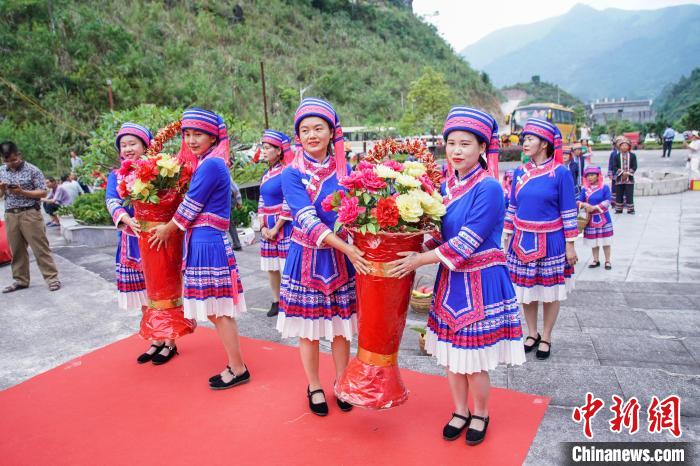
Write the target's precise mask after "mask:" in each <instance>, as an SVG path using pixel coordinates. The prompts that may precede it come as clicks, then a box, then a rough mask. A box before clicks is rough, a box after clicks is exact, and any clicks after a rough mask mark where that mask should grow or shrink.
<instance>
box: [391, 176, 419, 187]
mask: <svg viewBox="0 0 700 466" xmlns="http://www.w3.org/2000/svg"><path fill="white" fill-rule="evenodd" d="M396 182H397V183H398V184H400V185H401V186H405V187H407V188H419V187H420V181H418V180H417V179H415V178H414V177H412V176H409V175H406V174H404V173H399V175H398V176H397V177H396Z"/></svg>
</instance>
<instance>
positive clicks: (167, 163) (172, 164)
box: [156, 154, 180, 178]
mask: <svg viewBox="0 0 700 466" xmlns="http://www.w3.org/2000/svg"><path fill="white" fill-rule="evenodd" d="M156 165H157V166H158V168H159V169H160V176H162V177H165V178H172V177H174V176H175V175H176V174H177V173H178V172H179V171H180V164H179V163H178V162H177V160H175V159H174V158H173V157H171V156H169V155H167V154H162V155H161V158H160V159H159V160H158V162H156Z"/></svg>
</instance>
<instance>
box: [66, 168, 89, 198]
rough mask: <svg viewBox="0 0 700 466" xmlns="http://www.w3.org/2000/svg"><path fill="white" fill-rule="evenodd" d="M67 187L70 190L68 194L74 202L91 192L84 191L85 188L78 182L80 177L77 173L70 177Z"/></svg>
mask: <svg viewBox="0 0 700 466" xmlns="http://www.w3.org/2000/svg"><path fill="white" fill-rule="evenodd" d="M65 186H66V190H68V193H69V194H70V195H71V198H72V199H73V202H75V200H76V199H77V198H78V196H80V195H82V194H85V193H86V192H89V191H85V190H84V189H83V186H82V185H81V184H80V182H79V181H78V177H77V176H75V173H71V174H70V175H68V177H67V184H66V185H65ZM71 204H72V203H71Z"/></svg>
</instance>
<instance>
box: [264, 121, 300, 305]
mask: <svg viewBox="0 0 700 466" xmlns="http://www.w3.org/2000/svg"><path fill="white" fill-rule="evenodd" d="M289 143H290V139H289V136H287V135H286V134H284V133H281V132H279V131H275V130H271V129H267V130H265V133H264V134H263V138H262V155H263V158H264V159H265V161H266V162H267V163H268V165H269V166H270V168H268V170H267V171H266V172H265V173H264V174H263V176H262V179H261V180H260V200H259V202H258V216H259V217H260V225H261V229H260V236H261V238H260V268H261V270H264V271H266V272H267V275H268V278H269V280H270V289H271V290H272V295H273V301H272V305H271V306H270V310H269V311H268V313H267V316H268V317H274V316H276V315H277V314H278V313H279V301H280V283H281V281H282V271H283V270H284V261H285V260H286V259H287V251H288V250H289V243H290V241H291V236H292V214H291V212H290V211H289V207H287V203H286V202H284V195H283V193H282V170H284V167H285V163H289V162H291V158H292V156H293V154H292V151H291V148H290V146H289Z"/></svg>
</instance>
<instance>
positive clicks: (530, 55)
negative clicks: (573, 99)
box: [461, 4, 700, 100]
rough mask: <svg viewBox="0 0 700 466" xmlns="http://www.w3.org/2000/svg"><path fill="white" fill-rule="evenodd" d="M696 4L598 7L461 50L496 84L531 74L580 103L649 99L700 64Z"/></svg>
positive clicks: (579, 7) (575, 10)
mask: <svg viewBox="0 0 700 466" xmlns="http://www.w3.org/2000/svg"><path fill="white" fill-rule="evenodd" d="M698 24H700V6H699V5H680V6H673V7H668V8H662V9H658V10H642V11H627V10H620V9H614V8H609V9H605V10H596V9H594V8H591V7H589V6H586V5H581V4H579V5H576V6H574V7H573V8H572V9H571V10H569V12H567V13H566V14H564V15H561V16H558V17H554V18H549V19H546V20H543V21H539V22H536V23H532V24H527V25H518V26H512V27H509V28H505V29H501V30H498V31H495V32H493V33H491V34H489V35H487V36H486V37H484V38H483V39H481V40H480V41H478V42H476V43H475V44H472V45H470V46H468V47H466V48H465V49H464V50H462V52H461V54H462V56H464V57H465V58H466V59H467V60H468V61H469V63H470V64H471V65H472V66H474V67H476V68H477V69H481V70H483V71H485V72H486V73H488V75H489V77H490V78H491V81H492V82H493V83H494V84H496V85H497V86H504V85H507V84H510V83H514V82H523V81H526V80H527V79H529V78H530V76H532V75H539V76H541V78H542V80H543V81H549V82H554V83H557V84H559V85H560V86H561V87H563V88H565V89H567V90H568V91H569V92H571V93H572V94H573V95H576V96H578V97H579V98H581V99H584V100H592V99H596V98H602V97H627V98H650V97H655V96H656V95H658V94H659V93H660V92H661V90H662V89H663V88H664V86H666V85H667V84H668V83H671V82H674V81H676V80H678V79H679V78H680V77H681V76H683V75H685V74H688V73H690V71H691V70H692V69H693V68H695V67H697V66H698V65H700V34H699V33H698Z"/></svg>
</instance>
